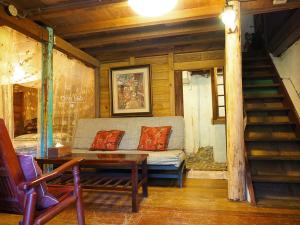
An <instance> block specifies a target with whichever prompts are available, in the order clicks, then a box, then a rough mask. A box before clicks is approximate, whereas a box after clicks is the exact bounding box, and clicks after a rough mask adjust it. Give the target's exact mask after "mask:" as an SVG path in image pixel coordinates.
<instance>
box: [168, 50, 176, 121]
mask: <svg viewBox="0 0 300 225" xmlns="http://www.w3.org/2000/svg"><path fill="white" fill-rule="evenodd" d="M168 63H169V86H170V115H172V116H175V87H174V86H175V85H174V83H175V82H174V54H173V53H172V52H171V53H169V54H168Z"/></svg>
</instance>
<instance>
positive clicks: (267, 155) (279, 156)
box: [248, 150, 300, 161]
mask: <svg viewBox="0 0 300 225" xmlns="http://www.w3.org/2000/svg"><path fill="white" fill-rule="evenodd" d="M248 159H249V160H282V161H294V160H295V161H298V160H300V150H299V152H298V154H297V155H296V154H294V155H282V154H280V153H278V154H277V155H276V154H274V153H272V154H270V153H268V151H266V152H264V153H263V154H261V155H251V154H249V155H248Z"/></svg>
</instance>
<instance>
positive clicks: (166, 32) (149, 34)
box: [71, 20, 224, 48]
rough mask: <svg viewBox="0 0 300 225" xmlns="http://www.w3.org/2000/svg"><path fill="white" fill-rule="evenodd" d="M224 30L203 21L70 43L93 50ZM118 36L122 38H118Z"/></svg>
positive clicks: (106, 35) (213, 23)
mask: <svg viewBox="0 0 300 225" xmlns="http://www.w3.org/2000/svg"><path fill="white" fill-rule="evenodd" d="M221 30H224V26H223V25H222V24H221V23H220V22H219V21H217V20H212V21H203V22H201V23H191V24H179V25H176V26H163V27H157V26H153V27H149V28H147V29H143V30H140V29H137V30H134V31H129V32H128V31H122V32H116V33H113V34H110V33H108V34H102V36H101V34H99V37H87V38H82V39H78V40H73V41H72V40H71V43H72V44H73V45H75V46H77V47H78V48H93V47H99V46H103V45H110V44H121V43H127V42H132V41H136V40H146V39H153V38H161V37H172V36H179V35H187V34H199V33H204V32H214V31H221ZM120 36H121V37H122V38H120Z"/></svg>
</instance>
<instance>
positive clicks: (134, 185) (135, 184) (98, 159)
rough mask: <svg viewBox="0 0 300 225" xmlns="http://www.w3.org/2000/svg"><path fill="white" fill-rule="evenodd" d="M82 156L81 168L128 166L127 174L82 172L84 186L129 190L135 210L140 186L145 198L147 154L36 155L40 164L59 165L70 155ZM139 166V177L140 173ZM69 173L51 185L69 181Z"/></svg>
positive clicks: (69, 182) (70, 156) (65, 183)
mask: <svg viewBox="0 0 300 225" xmlns="http://www.w3.org/2000/svg"><path fill="white" fill-rule="evenodd" d="M78 157H80V158H83V159H84V160H83V161H82V162H81V163H80V166H81V167H82V168H102V169H103V168H111V169H129V170H130V171H131V174H130V176H126V175H120V174H118V175H115V174H112V175H108V176H107V175H106V176H103V175H99V174H98V173H97V172H84V171H82V172H81V175H80V177H81V186H82V187H83V188H84V189H101V190H110V191H130V192H131V197H132V212H137V211H138V198H137V197H138V190H139V187H141V186H142V189H143V197H148V169H147V157H148V155H147V154H93V153H88V154H77V153H76V154H75V153H74V154H70V155H67V156H64V157H59V158H56V157H36V160H37V162H38V163H39V164H40V165H41V166H42V165H43V164H54V165H60V164H63V163H65V162H67V161H69V160H71V159H73V158H78ZM139 168H141V171H142V173H141V176H139V173H138V172H139ZM71 183H72V177H71V174H64V175H62V176H61V177H60V178H59V179H57V180H55V181H53V183H52V184H64V185H67V184H71Z"/></svg>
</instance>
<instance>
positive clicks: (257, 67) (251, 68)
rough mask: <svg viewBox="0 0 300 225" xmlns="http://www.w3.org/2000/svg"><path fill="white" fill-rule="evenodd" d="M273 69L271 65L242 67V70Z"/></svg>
mask: <svg viewBox="0 0 300 225" xmlns="http://www.w3.org/2000/svg"><path fill="white" fill-rule="evenodd" d="M270 68H273V66H272V65H271V64H258V65H247V66H243V70H255V69H270Z"/></svg>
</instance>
